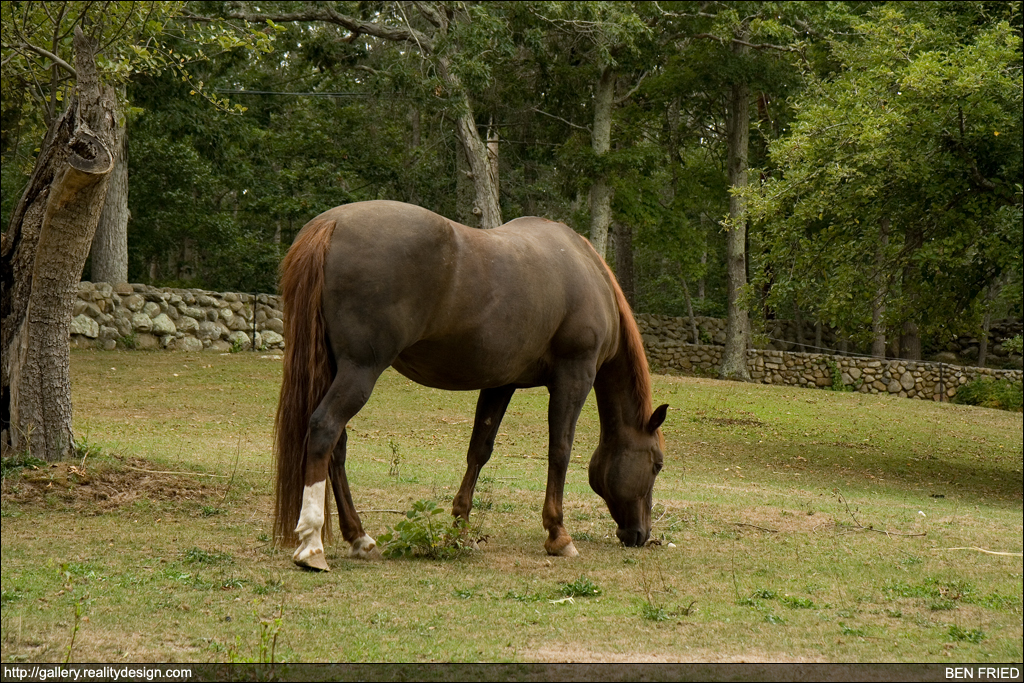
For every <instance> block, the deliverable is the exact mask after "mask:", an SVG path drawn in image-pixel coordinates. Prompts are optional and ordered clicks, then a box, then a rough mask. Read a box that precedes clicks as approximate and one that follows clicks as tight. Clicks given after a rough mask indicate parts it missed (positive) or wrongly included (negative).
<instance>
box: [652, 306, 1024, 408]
mask: <svg viewBox="0 0 1024 683" xmlns="http://www.w3.org/2000/svg"><path fill="white" fill-rule="evenodd" d="M686 324H687V325H688V324H689V322H688V321H686ZM641 331H642V332H643V335H644V346H645V347H646V350H647V357H648V360H649V361H650V363H651V368H652V369H653V370H654V371H655V372H661V373H671V372H679V373H684V374H695V375H708V376H717V374H718V368H719V366H721V363H722V351H723V350H724V347H723V346H718V345H714V344H689V343H685V342H682V341H679V339H677V338H676V337H674V336H673V335H671V334H659V333H658V332H660V330H652V329H651V328H650V327H647V328H643V327H642V328H641ZM680 336H681V335H680ZM833 368H834V369H833ZM747 369H748V370H749V371H750V378H751V379H752V380H754V381H755V382H760V383H762V384H783V385H789V386H799V387H807V388H811V389H813V388H821V389H824V388H832V387H833V385H834V384H835V383H837V382H836V381H837V380H838V382H839V383H842V385H843V386H844V387H845V388H846V389H848V390H851V391H859V392H861V393H865V394H893V395H895V396H901V397H903V398H920V399H925V400H940V396H941V400H947V399H949V398H952V397H953V396H955V395H956V392H957V389H958V388H959V387H960V386H962V385H964V384H968V383H970V382H972V381H974V380H975V379H977V378H978V377H982V376H986V377H992V378H998V379H1009V380H1011V381H1014V382H1020V381H1021V380H1022V378H1024V372H1022V371H1021V370H994V369H991V368H976V367H962V366H958V365H948V364H945V363H932V362H918V361H907V360H888V359H887V360H879V359H877V358H857V357H851V356H833V355H829V354H821V353H796V352H791V351H775V350H770V349H750V350H748V351H747Z"/></svg>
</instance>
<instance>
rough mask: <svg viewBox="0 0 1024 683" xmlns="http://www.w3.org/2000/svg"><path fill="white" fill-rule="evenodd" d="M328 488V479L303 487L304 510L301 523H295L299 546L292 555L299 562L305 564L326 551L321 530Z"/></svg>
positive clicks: (300, 513) (300, 519)
mask: <svg viewBox="0 0 1024 683" xmlns="http://www.w3.org/2000/svg"><path fill="white" fill-rule="evenodd" d="M326 490H327V480H326V479H325V480H323V481H318V482H317V483H315V484H313V485H312V486H306V487H305V488H303V489H302V511H301V512H299V523H298V524H296V525H295V533H296V534H298V535H299V547H298V548H296V549H295V553H294V554H293V555H292V560H293V561H295V562H298V563H299V564H305V563H306V561H308V560H309V558H310V557H312V556H313V555H317V554H321V555H322V554H323V552H324V544H323V541H322V540H321V539H320V530H321V529H323V526H324V493H325V491H326Z"/></svg>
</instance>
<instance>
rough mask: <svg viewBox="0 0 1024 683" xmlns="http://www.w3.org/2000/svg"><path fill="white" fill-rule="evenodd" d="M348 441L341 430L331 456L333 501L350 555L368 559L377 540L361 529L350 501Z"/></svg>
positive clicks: (344, 431)
mask: <svg viewBox="0 0 1024 683" xmlns="http://www.w3.org/2000/svg"><path fill="white" fill-rule="evenodd" d="M347 443H348V430H347V429H344V430H342V432H341V438H340V439H338V444H337V445H336V446H335V447H334V455H333V457H332V458H331V488H332V489H333V490H334V502H335V503H337V505H338V523H339V524H340V525H341V535H342V537H343V538H344V539H345V540H346V541H348V542H349V544H351V546H352V550H351V552H350V553H349V556H350V557H358V558H361V559H364V560H366V559H370V558H371V557H372V556H373V554H374V549H375V548H376V547H377V542H376V541H375V540H373V539H372V538H371V537H370V535H369V534H367V533H366V532H365V531H363V523H362V522H361V521H360V519H359V513H357V512H356V507H355V505H354V504H353V503H352V494H351V493H350V492H349V489H348V477H347V476H346V475H345V455H346V446H347Z"/></svg>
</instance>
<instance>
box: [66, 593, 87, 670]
mask: <svg viewBox="0 0 1024 683" xmlns="http://www.w3.org/2000/svg"><path fill="white" fill-rule="evenodd" d="M83 601H84V598H79V599H78V600H77V601H75V616H74V620H73V623H72V625H71V642H70V643H68V651H67V653H66V654H65V655H64V663H65V664H67V663H68V662H70V661H71V653H72V652H73V651H74V649H75V637H76V636H77V635H78V630H79V629H80V628H81V627H82V602H83Z"/></svg>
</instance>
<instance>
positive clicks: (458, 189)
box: [455, 145, 480, 228]
mask: <svg viewBox="0 0 1024 683" xmlns="http://www.w3.org/2000/svg"><path fill="white" fill-rule="evenodd" d="M473 194H474V192H473V171H472V170H471V169H470V167H469V159H468V158H467V157H466V148H465V147H463V146H462V145H459V146H458V147H457V148H456V149H455V220H457V221H459V222H460V223H463V224H465V225H469V226H471V227H474V228H475V227H478V226H479V224H480V223H479V220H478V216H476V215H474V214H473V206H474V202H473Z"/></svg>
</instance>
